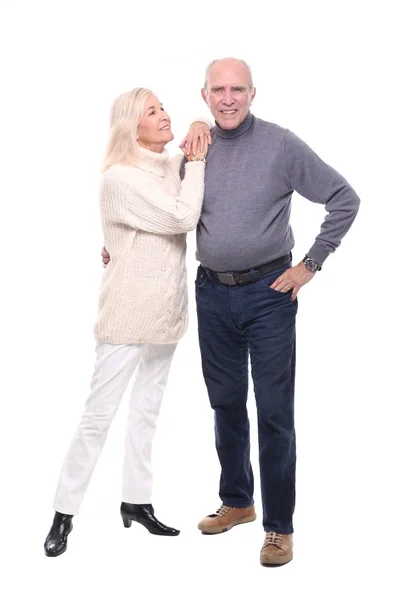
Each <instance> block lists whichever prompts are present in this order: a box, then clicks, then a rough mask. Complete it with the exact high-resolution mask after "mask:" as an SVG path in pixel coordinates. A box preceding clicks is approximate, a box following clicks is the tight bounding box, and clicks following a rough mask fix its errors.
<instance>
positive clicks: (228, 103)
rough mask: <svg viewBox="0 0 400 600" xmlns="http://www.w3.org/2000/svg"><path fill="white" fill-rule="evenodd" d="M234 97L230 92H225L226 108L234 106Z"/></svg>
mask: <svg viewBox="0 0 400 600" xmlns="http://www.w3.org/2000/svg"><path fill="white" fill-rule="evenodd" d="M233 101H234V100H233V96H232V93H231V92H230V91H229V90H228V91H226V92H224V97H223V103H224V104H225V105H226V106H231V105H232V104H233Z"/></svg>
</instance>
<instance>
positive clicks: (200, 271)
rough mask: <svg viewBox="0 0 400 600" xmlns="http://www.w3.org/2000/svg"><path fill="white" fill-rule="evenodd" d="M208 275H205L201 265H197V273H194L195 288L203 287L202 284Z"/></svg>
mask: <svg viewBox="0 0 400 600" xmlns="http://www.w3.org/2000/svg"><path fill="white" fill-rule="evenodd" d="M207 279H208V277H207V273H206V272H205V270H204V269H203V267H202V266H201V265H199V267H198V269H197V275H196V279H195V282H194V283H195V286H196V287H197V288H201V287H203V285H204V284H205V283H206V281H207Z"/></svg>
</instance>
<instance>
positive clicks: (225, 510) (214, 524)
mask: <svg viewBox="0 0 400 600" xmlns="http://www.w3.org/2000/svg"><path fill="white" fill-rule="evenodd" d="M255 518H256V513H255V510H254V505H252V506H248V507H247V508H233V507H232V506H225V505H224V504H221V506H220V508H219V509H218V510H217V512H216V513H215V514H213V515H208V517H205V518H204V519H202V520H201V521H200V523H199V524H198V528H199V529H200V531H202V532H203V533H223V532H224V531H228V529H232V527H234V526H235V525H239V524H240V523H250V521H254V520H255Z"/></svg>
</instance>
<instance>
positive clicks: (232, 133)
mask: <svg viewBox="0 0 400 600" xmlns="http://www.w3.org/2000/svg"><path fill="white" fill-rule="evenodd" d="M253 121H254V117H253V115H252V114H251V113H250V112H249V114H248V115H247V117H246V118H245V120H244V121H242V123H240V125H239V127H236V129H222V127H220V126H219V125H218V123H217V122H215V134H216V135H217V136H218V137H221V138H225V139H226V140H229V139H231V138H235V137H239V135H243V133H246V131H248V130H249V129H250V127H251V125H252V124H253Z"/></svg>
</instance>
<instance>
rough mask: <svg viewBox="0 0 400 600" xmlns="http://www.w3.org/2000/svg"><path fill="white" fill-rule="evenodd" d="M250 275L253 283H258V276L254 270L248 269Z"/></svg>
mask: <svg viewBox="0 0 400 600" xmlns="http://www.w3.org/2000/svg"><path fill="white" fill-rule="evenodd" d="M250 273H251V276H252V278H253V281H258V280H259V279H260V276H259V275H257V273H256V271H255V270H254V269H250Z"/></svg>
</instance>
